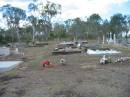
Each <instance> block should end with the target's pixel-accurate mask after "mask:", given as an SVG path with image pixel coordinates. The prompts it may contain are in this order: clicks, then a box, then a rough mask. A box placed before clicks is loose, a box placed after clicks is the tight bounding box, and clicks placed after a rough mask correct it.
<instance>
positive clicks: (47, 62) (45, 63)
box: [42, 60, 50, 67]
mask: <svg viewBox="0 0 130 97" xmlns="http://www.w3.org/2000/svg"><path fill="white" fill-rule="evenodd" d="M42 65H43V67H45V66H46V65H47V66H49V65H50V61H48V60H45V61H43V62H42Z"/></svg>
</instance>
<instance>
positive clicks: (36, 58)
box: [0, 44, 130, 97]
mask: <svg viewBox="0 0 130 97" xmlns="http://www.w3.org/2000/svg"><path fill="white" fill-rule="evenodd" d="M53 47H54V45H52V44H49V45H48V46H45V47H30V48H26V49H25V56H26V58H27V60H26V61H25V62H24V63H22V64H21V65H20V66H18V67H17V68H16V69H14V70H12V71H9V72H6V73H2V74H0V97H130V61H127V62H124V63H116V64H107V65H100V64H99V58H100V57H99V56H90V55H86V54H84V53H79V54H70V55H56V56H55V55H52V54H51V52H50V51H52V49H53ZM126 54H127V56H128V55H129V54H128V53H126V52H124V53H123V55H126ZM62 57H63V58H65V59H66V60H67V65H66V66H61V65H60V64H59V60H60V58H62ZM45 59H49V60H51V62H52V63H53V64H55V67H54V68H43V67H42V65H41V61H42V60H45Z"/></svg>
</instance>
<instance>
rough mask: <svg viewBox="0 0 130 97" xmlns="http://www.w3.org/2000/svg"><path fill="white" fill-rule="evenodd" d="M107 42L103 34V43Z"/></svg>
mask: <svg viewBox="0 0 130 97" xmlns="http://www.w3.org/2000/svg"><path fill="white" fill-rule="evenodd" d="M104 43H105V36H104V35H103V42H102V44H104Z"/></svg>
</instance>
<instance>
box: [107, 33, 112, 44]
mask: <svg viewBox="0 0 130 97" xmlns="http://www.w3.org/2000/svg"><path fill="white" fill-rule="evenodd" d="M111 43H113V39H112V33H111V32H110V34H109V39H108V44H111Z"/></svg>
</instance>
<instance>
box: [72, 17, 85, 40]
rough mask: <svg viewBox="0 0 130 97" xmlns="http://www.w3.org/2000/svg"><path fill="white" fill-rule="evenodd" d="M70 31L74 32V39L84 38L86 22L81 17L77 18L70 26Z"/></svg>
mask: <svg viewBox="0 0 130 97" xmlns="http://www.w3.org/2000/svg"><path fill="white" fill-rule="evenodd" d="M70 32H71V33H72V34H73V36H74V39H76V40H77V39H78V38H84V32H85V22H84V21H82V20H81V19H80V18H75V19H74V20H73V23H72V25H71V28H70Z"/></svg>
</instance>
